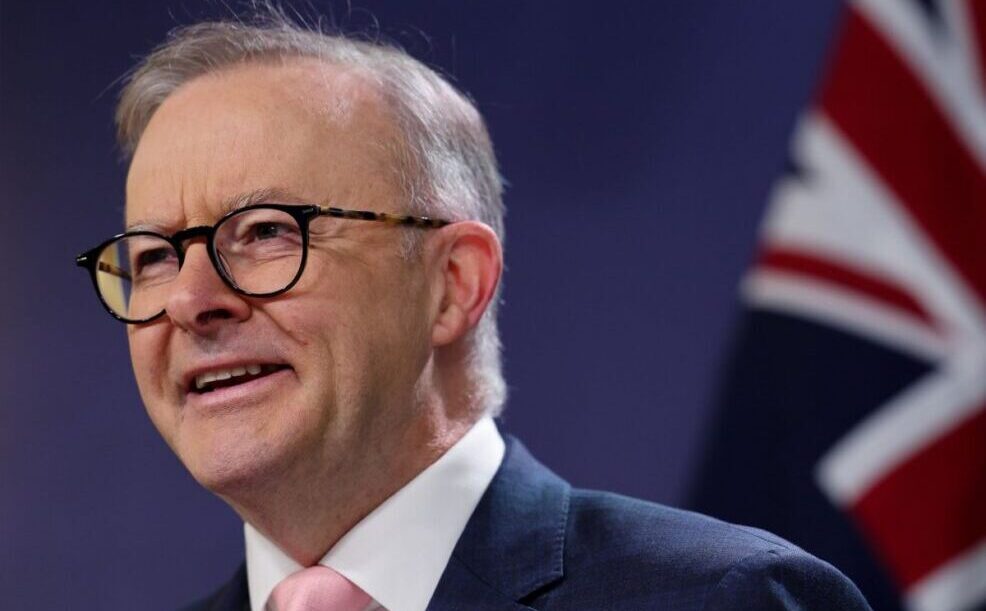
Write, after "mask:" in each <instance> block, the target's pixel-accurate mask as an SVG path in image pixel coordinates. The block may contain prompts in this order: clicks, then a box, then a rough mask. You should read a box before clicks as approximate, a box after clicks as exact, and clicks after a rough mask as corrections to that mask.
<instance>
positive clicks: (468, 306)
mask: <svg viewBox="0 0 986 611" xmlns="http://www.w3.org/2000/svg"><path fill="white" fill-rule="evenodd" d="M117 123H118V126H119V135H120V142H121V145H122V147H123V149H124V151H125V152H126V153H127V154H128V155H129V156H130V168H129V173H128V177H127V186H126V198H127V202H126V220H127V232H126V233H125V234H122V235H121V236H116V237H114V238H112V239H110V240H107V241H106V242H104V243H102V244H100V245H99V246H97V247H96V248H94V249H92V250H90V251H88V252H86V253H84V254H83V255H81V256H80V257H79V260H78V262H79V264H80V265H82V266H84V267H86V268H88V269H89V271H90V273H91V275H92V278H93V282H94V285H95V287H96V290H97V293H98V295H99V297H100V299H101V301H102V303H103V305H104V306H105V307H106V308H107V310H108V311H109V312H110V313H111V314H112V315H113V316H115V317H117V318H118V319H120V320H121V321H123V322H125V323H127V330H128V338H129V343H130V350H131V356H132V362H133V367H134V372H135V375H136V379H137V383H138V387H139V389H140V393H141V397H142V399H143V400H144V403H145V405H146V407H147V411H148V414H149V415H150V417H151V419H152V421H153V422H154V424H155V426H156V427H157V428H158V430H159V431H160V432H161V434H162V436H163V437H164V439H165V440H166V441H167V443H168V444H169V445H170V447H171V448H172V449H173V450H174V452H175V453H176V454H177V456H178V457H179V458H180V459H181V461H182V463H183V464H184V465H185V466H186V467H187V468H188V470H189V471H190V472H191V474H192V475H193V476H194V477H195V479H196V480H197V481H198V482H200V483H201V484H202V485H203V486H205V487H206V488H207V489H209V490H210V491H212V492H213V493H215V494H217V495H218V496H219V497H221V498H222V499H223V500H224V501H226V502H227V503H228V504H229V505H230V506H231V507H232V508H233V509H234V510H235V511H236V512H237V514H238V515H239V516H240V517H241V518H242V519H243V521H244V530H245V540H246V560H245V563H244V565H243V566H242V567H240V569H239V570H238V571H237V572H236V573H235V575H234V576H233V578H232V579H231V580H230V581H229V582H228V583H227V584H225V585H224V586H222V587H221V588H220V589H219V590H218V591H217V592H216V593H214V594H213V595H212V596H210V597H208V598H207V599H205V600H204V601H202V602H200V603H198V604H197V605H195V606H193V607H191V608H193V609H217V610H218V609H230V610H232V609H253V610H254V611H259V610H262V609H277V610H279V611H292V610H295V609H353V610H358V609H380V608H383V609H387V610H389V611H414V610H423V609H426V608H427V609H457V610H462V609H468V610H482V609H682V610H683V609H802V608H804V609H866V608H868V607H867V606H866V603H865V601H864V600H863V599H862V596H861V595H860V594H859V592H858V591H857V590H856V589H855V587H854V586H853V585H852V584H851V583H850V582H849V581H848V580H847V579H846V578H845V577H844V576H842V575H841V574H840V573H839V572H838V571H837V570H835V569H834V568H832V567H831V566H829V565H827V564H825V563H823V562H821V561H819V560H817V559H815V558H813V557H811V556H809V555H808V554H806V553H804V552H803V551H801V550H799V549H798V548H796V547H794V546H793V545H791V544H789V543H787V542H785V541H783V540H781V539H779V538H777V537H774V536H772V535H770V534H768V533H765V532H762V531H758V530H755V529H750V528H744V527H737V526H732V525H728V524H725V523H722V522H718V521H716V520H713V519H711V518H706V517H703V516H698V515H695V514H689V513H686V512H680V511H677V510H673V509H669V508H666V507H662V506H658V505H653V504H649V503H644V502H642V501H635V500H631V499H626V498H623V497H618V496H615V495H610V494H605V493H598V492H587V491H582V490H574V489H572V488H570V486H569V485H568V484H567V483H565V482H564V481H562V480H561V479H559V478H558V477H557V476H555V475H554V474H552V473H551V472H550V471H548V470H547V469H546V468H544V467H543V466H541V465H540V464H539V463H537V462H536V461H535V460H534V459H533V458H532V457H531V456H530V455H529V454H528V453H527V451H526V450H525V449H524V448H523V446H522V445H521V444H520V443H519V442H518V441H516V440H514V439H512V438H509V437H507V438H506V439H505V438H504V437H503V436H501V434H500V432H499V431H498V430H497V428H496V426H495V425H494V424H493V421H492V417H493V416H494V415H495V414H496V413H497V412H498V411H499V410H500V409H501V406H502V404H503V401H504V394H505V393H504V383H503V380H502V377H501V374H500V361H499V342H498V336H497V331H496V319H495V305H496V295H497V287H498V283H499V279H500V275H501V270H502V252H501V241H502V236H503V227H502V216H503V207H502V203H501V184H500V179H499V176H498V173H497V170H496V163H495V159H494V156H493V152H492V147H491V144H490V142H489V139H488V136H487V133H486V130H485V127H484V125H483V122H482V119H481V117H480V116H479V114H478V113H477V111H476V110H475V108H474V107H473V106H472V105H471V104H470V103H469V102H468V100H466V99H465V97H464V96H462V95H461V94H460V93H458V92H457V91H455V90H454V88H452V87H451V86H450V85H449V84H448V83H446V82H445V81H444V80H442V79H441V78H440V77H439V76H438V75H436V74H435V73H434V72H432V71H430V70H429V69H427V68H426V67H424V66H423V65H421V64H420V63H418V62H416V61H415V60H413V59H411V58H409V57H408V56H406V55H404V54H403V53H401V52H400V51H397V50H394V49H391V48H387V47H384V46H378V45H374V44H369V43H365V42H357V41H353V40H348V39H346V38H342V37H337V36H330V35H325V34H322V33H320V32H317V31H308V30H305V29H302V28H299V27H297V26H295V25H294V24H292V23H290V22H289V21H288V20H286V19H284V18H283V17H280V16H279V15H277V14H276V12H275V13H273V14H272V15H270V16H268V17H267V18H266V19H264V20H263V21H261V22H258V23H257V24H255V25H245V24H243V23H242V22H235V23H204V24H199V25H195V26H191V27H188V28H185V29H182V30H180V31H178V32H176V33H175V34H174V35H173V36H172V37H170V38H169V40H168V42H167V43H166V44H164V45H163V46H162V47H160V48H158V49H157V50H156V51H155V52H154V53H153V54H152V55H151V56H149V57H148V58H147V59H145V60H144V61H143V62H142V63H141V65H140V66H139V67H138V68H137V69H136V71H135V72H134V73H133V74H132V75H131V77H130V78H129V80H128V82H127V85H126V87H125V89H124V91H123V93H122V96H121V101H120V105H119V108H118V112H117ZM306 605H307V606H306Z"/></svg>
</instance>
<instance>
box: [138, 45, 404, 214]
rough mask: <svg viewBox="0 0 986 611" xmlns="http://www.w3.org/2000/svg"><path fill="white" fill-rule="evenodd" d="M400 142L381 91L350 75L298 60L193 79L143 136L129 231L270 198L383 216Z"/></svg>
mask: <svg viewBox="0 0 986 611" xmlns="http://www.w3.org/2000/svg"><path fill="white" fill-rule="evenodd" d="M399 143H400V136H399V131H398V129H397V126H396V123H395V121H394V120H393V118H392V116H391V113H390V112H389V110H388V106H387V105H386V104H385V102H384V98H383V96H382V94H381V93H380V92H379V90H378V89H377V88H376V87H374V86H373V85H372V84H371V83H370V82H369V80H368V79H366V78H365V77H363V76H362V75H361V74H359V73H358V72H356V71H354V70H353V69H347V68H342V67H339V66H334V65H329V64H326V63H324V62H320V61H317V60H308V59H298V60H291V61H288V62H284V63H277V64H245V65H240V66H236V67H234V68H229V69H226V70H223V71H220V72H217V73H213V74H209V75H205V76H202V77H198V78H196V79H193V80H192V81H190V82H188V83H186V84H184V85H182V86H181V87H180V88H178V89H177V90H176V91H175V92H174V93H173V94H172V95H171V96H169V97H168V98H167V99H166V100H165V101H164V103H162V104H161V106H160V107H159V108H158V110H157V112H155V114H154V116H153V117H152V118H151V120H150V122H149V123H148V125H147V128H146V129H145V130H144V133H143V135H142V137H141V139H140V142H139V143H138V145H137V149H136V151H135V152H134V157H133V160H132V162H131V165H130V171H129V173H128V176H127V206H126V211H127V212H126V216H127V224H128V226H131V225H134V224H142V225H150V226H156V227H160V228H162V229H164V228H170V229H178V228H181V227H183V226H188V225H190V224H199V223H204V222H210V221H213V220H215V218H217V217H218V216H221V213H222V212H223V211H224V208H228V206H229V203H230V202H231V201H232V202H235V201H238V200H241V199H242V195H243V194H247V193H256V192H259V191H265V190H269V191H272V192H280V193H291V194H294V195H296V196H297V198H299V199H301V200H302V201H306V202H318V203H328V202H335V203H339V204H348V205H356V204H358V205H359V206H361V207H366V208H369V207H374V208H375V209H376V208H378V209H381V210H382V211H387V210H390V209H392V208H394V207H395V206H397V205H398V200H399V196H400V193H399V192H400V189H399V187H398V185H397V182H398V181H397V180H396V178H397V176H398V172H397V171H396V163H397V159H398V156H397V155H396V154H395V153H394V151H395V148H396V146H399ZM381 206H382V208H381Z"/></svg>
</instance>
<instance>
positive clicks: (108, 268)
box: [96, 261, 131, 280]
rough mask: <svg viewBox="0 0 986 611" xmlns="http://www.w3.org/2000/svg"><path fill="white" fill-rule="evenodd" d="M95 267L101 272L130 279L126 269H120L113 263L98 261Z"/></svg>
mask: <svg viewBox="0 0 986 611" xmlns="http://www.w3.org/2000/svg"><path fill="white" fill-rule="evenodd" d="M96 269H97V270H98V271H101V272H106V273H107V274H113V275H114V276H116V277H117V278H123V279H124V280H130V279H131V277H130V273H129V272H127V271H126V270H122V269H120V268H119V267H117V266H115V265H111V264H109V263H106V262H105V261H100V262H99V263H97V264H96Z"/></svg>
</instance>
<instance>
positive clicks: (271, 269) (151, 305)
mask: <svg viewBox="0 0 986 611" xmlns="http://www.w3.org/2000/svg"><path fill="white" fill-rule="evenodd" d="M213 243H214V247H215V261H216V262H217V264H218V266H219V267H221V268H222V269H217V270H216V271H217V272H219V274H220V275H221V276H223V277H224V278H225V279H226V281H227V282H229V283H231V284H232V285H233V286H234V287H236V288H237V290H239V291H240V292H242V293H247V294H250V295H269V294H272V293H277V292H279V291H281V290H283V289H285V288H286V287H287V286H289V285H290V284H291V283H292V282H293V281H294V280H295V278H296V277H297V276H298V273H299V272H300V270H301V265H302V261H303V260H304V254H305V253H304V246H305V245H304V236H303V235H302V230H301V227H299V225H298V222H297V221H296V220H295V219H294V217H292V216H291V215H290V214H288V213H287V212H284V211H283V210H275V209H272V208H254V209H249V210H244V211H243V212H240V213H237V214H233V215H231V216H229V217H227V218H225V219H224V220H223V221H222V222H221V223H220V224H219V225H217V226H216V231H215V236H214V238H213ZM178 269H179V257H178V252H177V251H176V250H175V247H174V246H173V245H172V244H171V243H170V242H169V241H168V240H166V239H164V238H162V237H160V236H157V235H151V234H138V235H131V236H125V237H122V238H120V239H118V240H116V241H114V242H112V243H110V244H109V245H107V246H106V247H105V248H104V249H103V250H102V251H101V252H100V254H99V258H98V261H97V263H96V284H97V286H98V287H99V292H100V295H101V296H102V298H103V301H104V302H106V305H107V306H109V308H110V309H111V310H113V312H114V313H115V314H117V315H118V316H120V317H122V318H124V319H128V320H144V319H147V318H150V317H152V316H155V315H156V314H158V313H159V312H161V310H163V309H164V307H165V305H166V303H167V300H168V296H169V294H170V291H171V283H172V281H173V280H174V279H175V278H176V277H177V276H178Z"/></svg>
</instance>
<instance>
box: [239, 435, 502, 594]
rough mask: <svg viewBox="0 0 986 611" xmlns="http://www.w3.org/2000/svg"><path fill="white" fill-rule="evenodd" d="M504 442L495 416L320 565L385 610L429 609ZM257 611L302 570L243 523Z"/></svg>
mask: <svg viewBox="0 0 986 611" xmlns="http://www.w3.org/2000/svg"><path fill="white" fill-rule="evenodd" d="M503 452H504V443H503V439H502V438H501V437H500V433H499V432H498V431H497V430H496V425H494V424H493V420H492V419H491V418H489V417H485V418H483V419H481V420H479V422H477V423H476V424H475V425H473V427H472V428H471V429H470V430H469V432H467V433H466V434H465V435H463V437H462V439H460V440H459V441H458V442H457V443H456V444H455V445H453V446H452V447H451V448H449V450H448V451H447V452H445V454H444V455H443V456H442V457H441V458H439V459H438V460H437V461H435V462H434V463H433V464H432V465H431V466H429V467H428V468H427V469H425V470H424V471H422V472H421V473H419V474H418V475H417V477H415V478H414V479H413V480H411V481H410V482H409V483H408V484H407V485H406V486H404V487H403V488H401V489H400V490H398V491H397V492H395V493H394V494H393V496H391V497H390V498H388V499H387V500H386V501H384V502H383V503H382V504H381V505H380V506H378V507H377V508H376V509H374V510H373V511H372V512H370V514H369V515H367V516H366V517H365V518H363V519H362V520H361V521H360V522H359V523H358V524H357V525H356V526H354V527H353V528H352V530H350V531H349V532H347V533H346V534H345V535H343V537H342V538H341V539H339V541H338V542H337V543H336V544H335V545H334V546H333V547H332V549H330V550H329V551H328V553H327V554H325V556H324V557H323V558H322V559H321V560H320V561H319V564H321V565H323V566H327V567H329V568H331V569H333V570H335V571H337V572H338V573H341V574H342V575H343V576H345V577H346V578H347V579H349V580H350V581H352V582H353V583H355V584H356V585H357V586H359V587H360V588H361V589H362V590H363V591H364V592H366V593H367V594H369V595H370V597H371V598H372V599H373V602H372V603H371V604H370V605H369V606H368V607H367V611H370V610H371V609H381V608H382V609H385V610H386V611H424V610H425V608H426V607H427V606H428V601H429V600H431V597H432V595H433V594H434V593H435V588H436V587H437V586H438V581H439V580H440V579H441V577H442V573H443V572H444V571H445V566H446V565H447V564H448V561H449V558H450V557H451V556H452V550H453V549H454V548H455V544H456V542H457V541H458V540H459V536H460V535H462V531H463V530H464V529H465V527H466V523H467V522H468V521H469V517H470V516H471V515H472V512H473V510H474V509H476V505H478V504H479V499H480V498H481V497H482V496H483V493H484V492H485V491H486V488H487V487H489V485H490V482H491V481H492V480H493V476H494V475H495V474H496V471H497V469H498V468H499V467H500V462H501V461H502V460H503ZM243 529H244V536H245V538H246V565H247V582H248V585H249V589H250V604H251V605H252V609H253V611H263V610H264V605H266V604H267V598H268V597H269V596H270V593H271V591H272V590H273V589H274V587H275V586H276V585H277V584H278V583H280V581H281V580H282V579H284V578H285V577H287V576H288V575H290V574H292V573H294V572H296V571H300V570H301V569H302V568H304V567H302V566H301V565H299V564H298V563H297V562H295V561H294V560H293V559H292V558H291V557H289V556H288V555H287V554H285V553H284V552H283V551H281V549H280V548H278V547H277V546H276V545H275V544H274V543H272V542H271V541H270V540H268V539H267V538H266V537H264V536H263V535H262V534H260V532H258V531H257V530H256V529H255V528H254V527H253V526H251V525H250V524H248V523H244V525H243Z"/></svg>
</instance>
